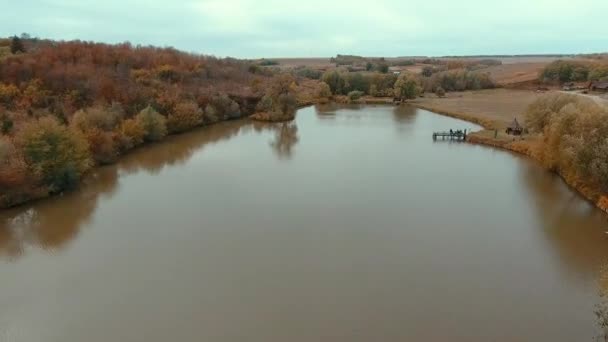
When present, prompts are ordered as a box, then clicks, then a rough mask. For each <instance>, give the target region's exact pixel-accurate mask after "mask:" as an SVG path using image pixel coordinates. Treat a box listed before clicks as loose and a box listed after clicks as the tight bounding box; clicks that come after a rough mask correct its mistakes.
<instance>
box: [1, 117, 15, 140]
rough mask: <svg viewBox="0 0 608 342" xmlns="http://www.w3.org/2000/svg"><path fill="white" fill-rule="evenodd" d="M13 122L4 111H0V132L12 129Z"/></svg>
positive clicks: (3, 132) (5, 132)
mask: <svg viewBox="0 0 608 342" xmlns="http://www.w3.org/2000/svg"><path fill="white" fill-rule="evenodd" d="M13 126H14V122H13V120H12V119H11V118H10V116H8V114H7V113H6V112H2V111H0V133H1V134H5V135H6V134H9V133H10V132H11V130H12V129H13Z"/></svg>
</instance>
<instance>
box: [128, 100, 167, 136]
mask: <svg viewBox="0 0 608 342" xmlns="http://www.w3.org/2000/svg"><path fill="white" fill-rule="evenodd" d="M135 120H137V122H138V123H139V125H140V126H141V127H142V128H143V130H144V136H143V138H144V141H159V140H161V139H162V138H164V137H165V136H166V135H167V123H166V119H165V117H164V116H162V115H160V114H159V113H158V112H157V111H155V110H154V108H152V107H150V106H148V107H146V108H145V109H143V110H142V111H141V112H139V114H137V115H136V116H135Z"/></svg>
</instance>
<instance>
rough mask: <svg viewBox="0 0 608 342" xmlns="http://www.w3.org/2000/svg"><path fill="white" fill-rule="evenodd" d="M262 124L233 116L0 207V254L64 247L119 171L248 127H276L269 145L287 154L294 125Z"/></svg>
mask: <svg viewBox="0 0 608 342" xmlns="http://www.w3.org/2000/svg"><path fill="white" fill-rule="evenodd" d="M267 126H268V127H266V128H264V127H262V126H260V125H252V123H251V121H248V120H239V121H231V122H225V123H220V124H217V125H213V126H210V127H206V128H201V129H200V130H195V131H192V132H189V133H185V134H181V135H177V136H171V137H169V138H167V139H166V140H165V141H163V142H162V143H159V144H154V145H149V146H145V147H142V148H140V149H137V150H135V151H133V152H132V153H129V154H128V155H126V156H124V157H122V158H121V159H120V161H119V162H118V163H117V164H114V165H110V166H105V167H101V168H98V169H96V170H95V171H93V172H92V173H91V174H90V175H88V176H87V178H86V179H85V180H84V181H83V183H82V184H81V186H80V189H79V190H77V191H74V192H70V193H66V194H64V195H62V196H58V197H53V198H48V199H45V200H41V201H37V202H34V203H32V204H28V205H24V206H21V207H17V208H13V209H8V210H4V211H1V212H0V258H2V257H6V258H8V259H9V260H15V259H17V258H18V257H19V256H21V255H23V254H24V253H25V252H26V251H27V249H28V248H32V247H34V248H40V249H43V250H45V251H49V252H51V253H52V252H53V251H57V250H60V249H61V248H64V247H66V245H67V244H68V242H70V241H71V240H73V239H74V238H75V237H76V236H77V235H78V233H79V231H80V229H81V228H82V227H83V226H84V225H86V224H87V223H88V221H89V220H90V218H91V216H92V214H93V213H94V211H95V209H96V208H97V205H98V201H99V199H100V198H102V197H106V198H110V197H112V196H113V194H114V193H115V192H116V191H117V189H118V187H119V178H120V176H121V175H126V174H131V173H135V172H140V171H145V172H149V173H151V174H157V173H159V172H160V171H161V170H162V169H163V168H164V167H167V166H175V165H181V164H184V163H186V162H187V161H188V160H189V159H190V158H191V157H192V155H193V154H194V153H195V152H196V151H200V150H201V148H203V147H204V146H205V145H208V144H213V143H216V142H219V141H222V140H226V139H230V138H232V137H234V136H236V135H237V134H239V132H241V130H244V129H247V128H249V127H251V129H253V130H255V131H256V132H261V131H264V130H265V129H272V130H275V131H277V141H276V143H275V145H276V147H274V146H273V149H276V150H279V151H280V153H281V154H285V153H287V154H288V155H291V148H292V147H293V145H294V144H295V143H296V142H297V136H296V137H295V141H294V137H293V136H291V135H290V134H291V133H292V132H293V133H295V132H297V128H290V127H291V126H288V127H287V128H286V129H285V130H283V129H279V128H278V126H272V125H267ZM283 131H285V132H284V133H281V134H279V132H283ZM277 153H279V152H277Z"/></svg>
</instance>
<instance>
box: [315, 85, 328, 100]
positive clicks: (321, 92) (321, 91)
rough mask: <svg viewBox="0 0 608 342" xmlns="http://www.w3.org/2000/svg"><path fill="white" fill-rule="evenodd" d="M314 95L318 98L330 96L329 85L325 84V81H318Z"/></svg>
mask: <svg viewBox="0 0 608 342" xmlns="http://www.w3.org/2000/svg"><path fill="white" fill-rule="evenodd" d="M315 97H317V98H319V99H327V98H330V97H331V89H329V86H328V85H327V83H325V82H321V83H319V86H318V88H317V91H316V94H315Z"/></svg>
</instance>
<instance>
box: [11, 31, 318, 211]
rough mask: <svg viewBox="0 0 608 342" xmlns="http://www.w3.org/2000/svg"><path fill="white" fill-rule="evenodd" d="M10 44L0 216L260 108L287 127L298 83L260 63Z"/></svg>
mask: <svg viewBox="0 0 608 342" xmlns="http://www.w3.org/2000/svg"><path fill="white" fill-rule="evenodd" d="M17 42H18V44H17V45H18V46H17V47H18V48H17V49H13V50H14V51H10V50H11V46H13V45H15V38H13V39H4V40H2V47H3V57H2V58H1V59H0V133H1V134H0V207H8V206H12V205H16V204H19V203H23V202H25V201H28V200H31V199H35V198H40V197H44V196H47V195H49V194H55V193H60V192H63V191H65V190H69V189H72V188H74V187H75V186H77V185H78V183H79V181H80V179H81V178H82V177H83V175H84V174H86V172H87V171H88V170H90V169H91V168H92V167H94V166H95V165H102V164H107V163H112V162H114V161H116V159H117V158H118V157H119V156H120V155H121V154H124V153H126V152H127V151H129V150H131V149H133V148H135V147H137V146H139V145H141V144H143V143H147V142H157V141H161V140H162V139H163V138H164V137H165V136H166V135H167V134H173V133H180V132H184V131H187V130H189V129H192V128H194V127H197V126H201V125H209V124H212V123H215V122H218V121H222V120H231V119H237V118H240V117H243V116H248V115H251V114H253V113H254V112H255V111H256V106H258V102H260V100H261V99H264V103H266V104H267V105H268V107H265V108H264V109H267V110H269V111H270V112H272V113H280V114H281V115H284V116H290V117H293V113H294V112H295V108H296V105H297V103H298V99H296V97H295V95H294V88H297V87H300V85H299V84H298V83H299V81H298V79H297V78H295V77H292V76H289V75H287V76H285V77H287V78H288V79H287V78H284V77H283V76H284V75H283V74H278V73H276V72H274V71H272V70H270V69H265V68H262V67H260V66H259V64H264V65H266V64H268V65H272V64H273V63H268V62H267V61H262V62H265V63H261V62H248V61H240V60H235V59H231V58H222V59H220V58H215V57H212V56H204V55H195V54H189V53H184V52H180V51H177V50H175V49H172V48H155V47H142V46H132V45H131V44H129V43H124V44H117V45H108V44H98V43H90V42H81V41H72V42H54V41H48V40H40V39H34V38H31V37H29V36H27V35H23V36H22V37H21V38H18V41H17ZM15 46H16V45H15ZM6 48H8V51H5V50H6ZM260 68H262V69H260ZM318 83H319V82H317V84H318ZM316 92H317V90H310V93H313V94H315V93H316ZM303 93H304V92H303ZM311 96H314V95H311Z"/></svg>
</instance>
